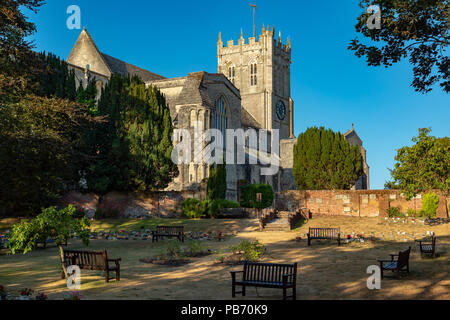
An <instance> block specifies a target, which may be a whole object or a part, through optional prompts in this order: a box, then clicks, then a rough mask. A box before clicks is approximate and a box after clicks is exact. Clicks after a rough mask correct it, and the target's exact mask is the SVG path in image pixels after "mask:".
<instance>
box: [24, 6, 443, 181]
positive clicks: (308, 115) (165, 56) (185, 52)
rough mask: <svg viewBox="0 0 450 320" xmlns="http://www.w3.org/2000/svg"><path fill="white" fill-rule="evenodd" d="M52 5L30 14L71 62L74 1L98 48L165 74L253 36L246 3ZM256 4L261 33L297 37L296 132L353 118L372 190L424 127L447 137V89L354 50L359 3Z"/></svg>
mask: <svg viewBox="0 0 450 320" xmlns="http://www.w3.org/2000/svg"><path fill="white" fill-rule="evenodd" d="M48 2H49V3H48V4H46V5H45V6H43V7H42V8H41V10H40V12H39V13H38V14H37V15H34V14H31V13H29V12H26V13H27V15H29V17H30V19H31V20H32V21H33V22H35V23H36V26H37V33H36V34H35V35H33V36H32V39H34V40H35V44H36V49H37V50H39V51H43V50H45V51H51V52H53V53H55V54H57V55H59V56H61V57H63V58H67V56H68V55H69V53H70V50H71V48H72V46H73V44H74V43H75V41H76V39H77V37H78V35H79V33H80V30H69V29H67V27H66V20H67V18H68V15H67V14H66V9H67V7H68V6H69V5H72V4H75V5H78V6H79V7H80V8H81V19H82V25H83V26H85V27H86V28H87V29H88V31H89V33H90V34H91V36H92V37H93V39H94V41H95V42H96V44H97V46H98V47H99V49H100V51H102V52H104V53H107V54H109V55H112V56H114V57H116V58H119V59H122V60H125V61H127V62H129V63H132V64H135V65H137V66H140V67H142V68H145V69H148V70H150V71H152V72H155V73H158V74H161V75H163V76H165V77H177V76H185V75H187V73H189V72H194V71H202V70H204V71H208V72H217V58H216V43H217V36H218V32H219V31H221V32H222V38H223V41H224V42H226V41H227V40H230V39H233V40H235V41H236V40H237V39H238V38H239V35H240V29H241V28H243V31H244V37H245V38H248V37H250V36H252V34H253V15H252V11H251V8H250V6H249V4H250V2H249V0H244V1H243V0H229V1H215V0H214V1H211V0H209V1H207V0H197V1H181V0H172V1H167V2H165V1H157V2H154V1H148V0H146V1H143V0H129V1H114V0H109V1H107V0H95V1H92V0H90V1H89V0H70V1H67V0H58V1H48ZM252 3H255V4H256V5H257V6H258V9H257V14H256V26H257V27H256V30H257V32H259V31H260V30H261V27H262V24H263V23H264V24H265V25H266V26H267V25H270V26H274V27H275V30H276V33H277V34H278V31H281V35H282V38H283V42H284V43H285V42H286V38H287V37H288V36H290V37H291V43H292V61H293V64H292V67H291V77H292V78H291V88H292V93H291V94H292V97H293V99H294V101H295V133H296V135H298V134H299V133H301V132H303V131H304V130H305V129H306V128H308V127H311V126H325V127H327V128H331V129H333V130H335V131H341V132H345V131H347V130H348V129H350V128H351V126H352V123H354V124H355V128H356V131H357V133H358V135H359V136H360V137H361V139H362V140H363V142H364V147H365V148H366V149H367V157H368V163H369V166H370V179H371V181H370V187H371V188H372V189H382V188H383V186H384V182H385V181H386V180H388V179H389V171H388V168H392V167H393V165H394V156H395V154H396V150H397V149H399V148H401V147H402V146H405V145H411V138H412V137H413V136H415V135H417V131H418V128H423V127H432V129H433V132H432V134H433V135H435V136H439V137H442V136H449V133H450V128H449V127H450V126H449V125H448V122H449V118H450V96H449V95H448V94H445V93H443V92H442V91H441V90H440V89H439V88H436V89H435V90H434V91H433V92H432V93H430V94H427V95H422V94H419V93H416V92H415V91H414V89H412V88H411V87H410V83H411V82H412V71H411V69H410V66H409V65H408V64H407V62H403V63H400V64H398V65H395V66H393V67H391V68H389V69H385V68H383V67H379V68H374V67H368V66H367V65H366V64H365V60H363V59H359V58H357V57H355V56H354V55H353V53H352V52H350V51H349V50H347V46H348V44H349V42H350V40H351V39H353V38H355V37H356V36H357V35H356V32H355V31H354V25H355V23H356V18H357V16H358V15H359V14H360V12H361V9H360V8H359V6H358V3H359V1H358V0H346V1H334V0H328V1H306V0H301V1H287V0H279V1H268V0H266V1H263V0H252Z"/></svg>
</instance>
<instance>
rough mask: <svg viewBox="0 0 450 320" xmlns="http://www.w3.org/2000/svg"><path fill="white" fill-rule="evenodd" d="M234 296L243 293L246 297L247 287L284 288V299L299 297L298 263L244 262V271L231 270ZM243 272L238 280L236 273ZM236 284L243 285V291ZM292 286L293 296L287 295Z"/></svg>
mask: <svg viewBox="0 0 450 320" xmlns="http://www.w3.org/2000/svg"><path fill="white" fill-rule="evenodd" d="M230 273H231V280H232V283H231V285H232V296H233V298H235V297H236V293H242V296H243V297H245V288H246V287H261V288H277V289H283V300H286V299H287V298H292V299H293V300H296V299H297V291H296V285H297V263H294V264H274V263H257V262H249V261H245V262H244V270H243V271H231V272H230ZM237 273H242V280H240V281H238V280H236V274H237ZM236 286H242V291H240V292H236ZM288 288H292V296H289V297H288V296H287V289H288Z"/></svg>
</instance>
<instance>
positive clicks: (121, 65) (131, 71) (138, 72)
mask: <svg viewBox="0 0 450 320" xmlns="http://www.w3.org/2000/svg"><path fill="white" fill-rule="evenodd" d="M101 55H102V57H103V59H104V61H105V63H106V64H107V65H108V67H109V68H110V69H111V72H113V73H119V74H121V75H124V76H128V75H131V76H138V77H139V78H141V80H142V81H144V82H147V81H152V80H160V79H165V78H164V77H163V76H160V75H158V74H156V73H153V72H150V71H148V70H145V69H142V68H139V67H136V66H134V65H132V64H129V63H126V62H124V61H122V60H119V59H116V58H114V57H111V56H109V55H107V54H105V53H101Z"/></svg>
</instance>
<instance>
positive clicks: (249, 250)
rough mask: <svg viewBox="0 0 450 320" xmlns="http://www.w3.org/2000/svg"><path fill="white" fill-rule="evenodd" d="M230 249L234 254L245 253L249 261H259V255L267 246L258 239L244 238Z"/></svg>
mask: <svg viewBox="0 0 450 320" xmlns="http://www.w3.org/2000/svg"><path fill="white" fill-rule="evenodd" d="M230 250H231V251H232V252H233V253H234V254H244V257H245V260H247V261H258V260H259V257H260V256H261V255H262V254H263V253H264V252H265V251H266V248H265V247H264V245H262V244H261V243H259V241H257V240H256V241H253V242H251V241H247V240H244V241H242V242H240V243H239V244H237V245H235V246H232V247H231V248H230Z"/></svg>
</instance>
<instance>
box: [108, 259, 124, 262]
mask: <svg viewBox="0 0 450 320" xmlns="http://www.w3.org/2000/svg"><path fill="white" fill-rule="evenodd" d="M108 261H111V262H119V261H122V258H118V259H108Z"/></svg>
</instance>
